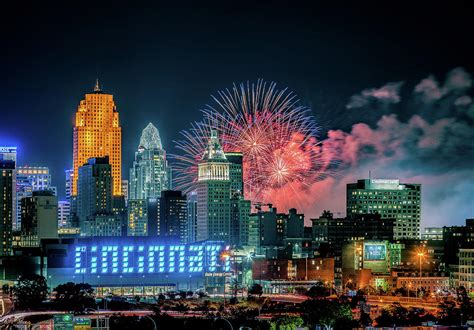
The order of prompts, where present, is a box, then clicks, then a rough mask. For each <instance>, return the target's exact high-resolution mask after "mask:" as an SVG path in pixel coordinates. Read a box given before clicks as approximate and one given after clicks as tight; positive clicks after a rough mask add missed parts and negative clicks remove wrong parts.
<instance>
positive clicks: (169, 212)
mask: <svg viewBox="0 0 474 330" xmlns="http://www.w3.org/2000/svg"><path fill="white" fill-rule="evenodd" d="M158 214H159V217H158V233H159V234H158V236H160V237H161V238H164V239H167V240H173V241H176V242H178V241H179V242H180V243H186V236H187V229H188V228H187V224H186V222H187V203H186V195H183V193H182V192H181V191H179V190H165V191H162V192H161V197H160V200H159V212H158Z"/></svg>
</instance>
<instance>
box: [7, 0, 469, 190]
mask: <svg viewBox="0 0 474 330" xmlns="http://www.w3.org/2000/svg"><path fill="white" fill-rule="evenodd" d="M257 2H258V4H257ZM313 2H315V1H308V2H307V3H306V2H302V1H287V2H285V1H251V2H246V1H219V2H206V1H199V2H197V1H196V2H194V6H190V5H188V4H185V3H179V5H178V4H176V5H171V1H168V2H166V3H164V4H158V3H157V2H150V3H142V2H140V1H133V2H130V3H131V5H130V4H127V3H125V2H122V1H110V2H108V1H93V2H87V1H74V2H70V1H63V2H61V3H51V2H48V1H36V2H34V3H32V2H28V1H22V2H10V5H12V4H14V6H16V8H11V9H8V10H6V7H4V8H3V9H4V10H2V12H3V13H2V15H1V19H0V24H1V29H0V34H1V40H2V48H1V51H0V66H1V73H2V79H1V82H0V84H1V88H0V99H1V103H0V111H1V115H0V145H17V146H18V147H19V164H20V165H24V164H30V165H44V166H49V167H50V168H51V170H52V174H53V181H54V184H55V185H57V186H58V190H59V193H60V195H61V196H62V195H63V193H64V169H66V168H68V167H70V166H71V164H72V123H73V117H74V113H75V110H76V107H77V105H78V102H79V101H80V100H81V99H82V98H83V95H84V94H85V93H86V92H90V91H91V90H92V87H93V84H94V81H95V79H96V77H99V79H100V81H101V83H102V84H103V88H104V90H105V92H109V93H112V94H113V95H114V97H115V101H116V103H117V107H118V111H119V113H120V119H121V124H122V127H123V165H124V169H123V173H124V177H125V178H126V177H128V168H129V166H130V164H131V162H132V159H133V152H134V151H135V149H136V147H137V144H138V141H139V137H140V133H141V129H143V128H144V127H145V125H146V124H147V123H148V122H149V121H151V122H153V123H154V124H155V125H156V126H157V127H158V129H159V130H160V134H161V137H162V140H163V144H164V146H165V147H166V149H167V151H168V152H175V151H176V150H175V149H174V147H173V142H172V141H173V140H174V139H178V138H179V131H180V130H182V129H187V128H188V127H189V122H190V121H194V120H198V119H200V113H199V109H200V108H202V107H203V106H204V105H205V104H206V103H209V102H210V94H212V93H215V92H216V90H219V89H223V88H227V87H230V86H231V84H232V83H233V82H242V81H247V80H256V79H257V78H263V79H265V80H273V81H276V82H277V83H278V85H279V86H281V87H286V86H288V87H289V88H290V89H292V90H294V91H295V92H296V93H297V94H298V95H299V96H300V97H301V99H302V101H303V103H305V104H307V105H309V106H311V107H312V108H313V110H314V113H315V116H316V117H317V119H318V120H319V121H320V123H321V124H322V125H323V128H324V129H329V128H342V129H348V128H349V127H350V126H351V124H353V123H355V122H360V121H365V122H370V118H358V117H357V113H355V114H354V113H352V114H351V115H345V114H344V111H345V104H346V103H347V100H348V99H349V97H350V96H351V95H352V94H355V93H357V92H359V91H360V90H362V89H364V88H367V87H371V86H380V85H382V84H384V83H386V82H387V81H399V80H404V81H408V82H412V83H413V82H415V81H419V80H420V79H421V78H423V77H426V76H428V75H429V74H439V75H444V74H445V73H446V72H447V71H448V70H450V69H452V68H454V67H457V66H463V67H464V68H465V69H466V70H467V71H471V72H473V71H474V70H473V69H474V51H473V39H472V32H473V25H472V24H473V21H474V20H473V18H474V15H473V14H472V8H469V7H468V3H469V2H468V1H466V2H465V3H463V2H457V3H456V4H452V3H451V2H450V5H449V7H448V6H447V4H448V3H445V5H444V6H440V7H436V5H435V4H434V3H433V2H431V3H427V4H423V5H421V4H420V5H416V6H415V1H412V2H411V4H410V5H409V6H403V7H402V6H401V5H400V4H399V2H392V4H391V6H392V7H390V6H389V5H388V4H387V3H386V2H373V3H366V4H365V5H363V3H364V2H362V1H357V2H355V3H356V4H357V6H355V5H354V6H345V5H340V6H337V5H333V6H331V7H330V6H328V5H324V6H323V5H319V6H315V5H314V4H313ZM151 3H154V4H153V5H152V4H151ZM173 3H176V2H174V1H173ZM321 3H332V1H322V2H321ZM196 4H199V5H200V6H199V7H197V6H196ZM360 116H364V114H363V113H362V114H360Z"/></svg>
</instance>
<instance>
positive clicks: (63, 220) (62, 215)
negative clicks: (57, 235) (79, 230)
mask: <svg viewBox="0 0 474 330" xmlns="http://www.w3.org/2000/svg"><path fill="white" fill-rule="evenodd" d="M70 213H71V203H70V202H69V201H59V202H58V227H59V228H68V227H71V226H70V222H69V216H70Z"/></svg>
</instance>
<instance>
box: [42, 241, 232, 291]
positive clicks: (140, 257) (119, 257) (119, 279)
mask: <svg viewBox="0 0 474 330" xmlns="http://www.w3.org/2000/svg"><path fill="white" fill-rule="evenodd" d="M226 249H227V247H226V246H225V245H224V243H223V242H215V241H204V242H197V243H192V244H179V243H176V242H162V241H159V240H157V239H156V238H148V237H126V238H125V237H120V238H119V237H117V238H115V237H96V238H79V239H76V240H75V241H74V243H73V244H70V245H69V246H68V248H67V251H68V252H67V257H65V258H64V262H63V263H62V264H61V263H58V262H54V261H52V264H56V266H55V267H53V266H50V265H48V285H49V286H50V287H55V286H57V285H58V284H61V283H64V282H68V281H74V282H85V283H89V284H91V285H92V286H94V287H96V288H100V290H98V291H101V290H102V291H104V292H105V291H107V290H108V291H110V292H112V293H113V292H115V290H117V288H119V289H122V290H126V288H127V287H134V288H137V289H136V290H142V291H143V293H144V294H145V292H146V291H148V292H151V294H157V293H161V292H166V291H169V290H196V289H198V288H206V289H209V288H212V289H213V290H214V289H216V288H217V290H218V291H220V288H221V287H222V286H223V284H224V282H225V277H228V276H230V275H231V272H232V270H231V264H230V258H229V257H228V253H226ZM49 263H50V262H49V260H48V264H49ZM59 264H61V265H60V266H58V265H59ZM104 288H107V290H104ZM136 290H135V292H134V294H136ZM118 293H120V292H118Z"/></svg>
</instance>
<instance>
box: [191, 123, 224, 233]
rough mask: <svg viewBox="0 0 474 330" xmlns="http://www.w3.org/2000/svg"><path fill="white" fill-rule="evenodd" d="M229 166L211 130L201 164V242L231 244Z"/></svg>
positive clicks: (198, 208)
mask: <svg viewBox="0 0 474 330" xmlns="http://www.w3.org/2000/svg"><path fill="white" fill-rule="evenodd" d="M229 167H230V164H229V162H228V161H227V158H226V156H225V154H224V151H223V149H222V147H221V144H220V142H219V137H218V136H217V131H212V132H211V136H210V138H209V141H208V146H207V148H206V150H205V152H204V154H203V157H202V159H201V161H200V162H199V165H198V182H197V197H198V201H197V235H196V238H197V240H198V241H201V240H219V241H224V242H229V239H230V235H231V201H230V199H231V190H230V187H231V181H230V175H229V171H230V168H229Z"/></svg>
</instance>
